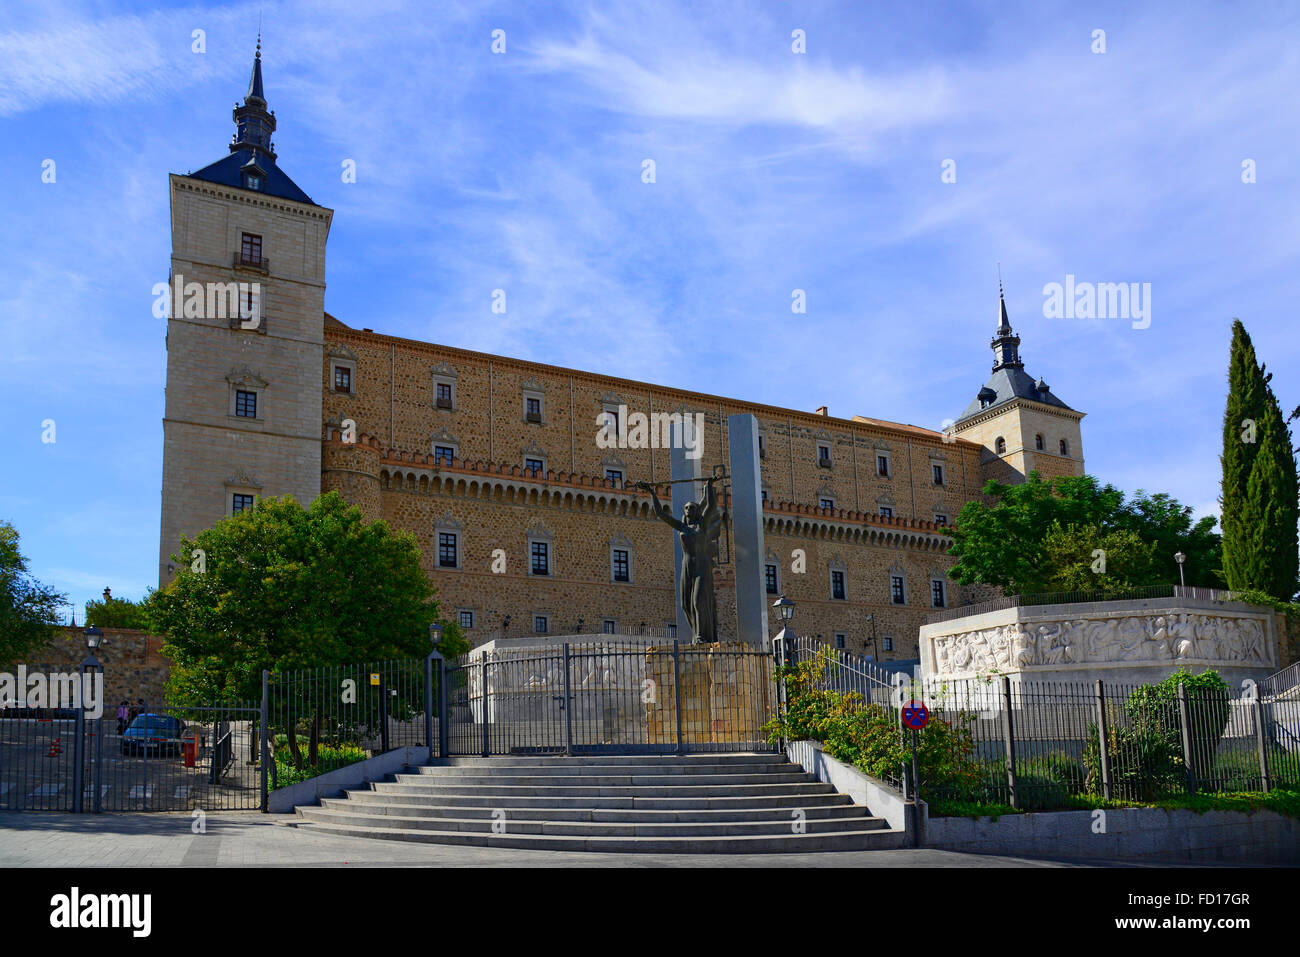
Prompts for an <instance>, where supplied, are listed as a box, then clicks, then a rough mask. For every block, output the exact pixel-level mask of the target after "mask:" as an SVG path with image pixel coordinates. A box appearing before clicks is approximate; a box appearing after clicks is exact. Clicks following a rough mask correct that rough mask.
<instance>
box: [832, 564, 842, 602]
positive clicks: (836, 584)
mask: <svg viewBox="0 0 1300 957" xmlns="http://www.w3.org/2000/svg"><path fill="white" fill-rule="evenodd" d="M831 597H832V598H834V599H836V600H838V601H843V600H844V573H843V572H838V571H833V572H831Z"/></svg>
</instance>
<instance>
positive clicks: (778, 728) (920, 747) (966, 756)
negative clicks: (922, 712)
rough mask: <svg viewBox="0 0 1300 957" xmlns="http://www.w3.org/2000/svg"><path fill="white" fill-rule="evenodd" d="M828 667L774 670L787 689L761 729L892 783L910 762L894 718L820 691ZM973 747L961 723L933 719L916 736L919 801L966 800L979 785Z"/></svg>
mask: <svg viewBox="0 0 1300 957" xmlns="http://www.w3.org/2000/svg"><path fill="white" fill-rule="evenodd" d="M826 670H827V661H826V659H825V658H824V657H822V656H818V657H816V658H813V659H811V660H808V661H804V662H801V663H800V664H798V665H795V666H792V667H785V668H781V669H778V673H777V676H776V677H777V680H778V681H784V682H785V687H786V710H785V714H783V715H779V716H777V717H775V718H773V719H772V720H771V721H769V722H768V723H767V724H766V725H764V727H763V730H764V731H765V732H766V733H767V735H768V739H769V740H770V741H772V742H773V743H776V742H777V741H779V740H780V739H781V738H786V739H787V740H791V741H800V740H810V741H817V742H820V743H821V745H822V747H823V748H824V749H825V750H826V753H827V754H829V755H830V756H831V757H833V758H836V759H837V760H840V761H843V762H845V763H846V764H852V765H853V766H854V767H856V768H858V769H859V770H860V771H862V772H864V773H866V774H869V775H871V776H872V777H875V778H880V779H881V780H885V781H889V780H897V779H898V777H899V775H900V773H901V772H902V769H903V767H904V766H905V765H910V763H911V760H912V750H911V742H910V741H907V742H905V741H904V739H903V735H902V733H901V732H900V729H899V726H898V719H897V716H896V715H895V714H894V713H893V712H892V711H890V710H889V709H887V708H884V707H882V706H881V705H878V704H868V703H866V702H865V701H864V700H863V698H862V695H860V694H858V693H857V692H848V693H844V692H839V691H828V690H826V689H825V688H822V687H821V683H822V679H823V678H824V677H825V674H826ZM974 753H975V743H974V740H973V739H972V737H971V734H970V731H969V729H968V728H966V727H964V726H963V725H961V724H960V723H950V722H947V721H943V720H941V719H937V718H935V719H932V720H931V721H930V723H929V724H927V725H926V726H925V728H924V729H923V730H922V731H921V732H920V733H919V734H918V735H917V749H916V763H917V774H918V776H919V778H920V782H919V789H920V793H921V794H922V795H925V794H929V793H935V792H944V793H947V792H953V793H960V794H965V793H969V792H970V791H971V790H972V789H974V788H975V787H976V786H977V785H978V782H979V777H980V772H979V766H978V765H977V764H976V762H975V760H974Z"/></svg>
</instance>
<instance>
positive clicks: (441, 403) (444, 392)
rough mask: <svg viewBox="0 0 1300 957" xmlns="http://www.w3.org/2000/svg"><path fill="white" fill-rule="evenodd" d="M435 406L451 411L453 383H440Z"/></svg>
mask: <svg viewBox="0 0 1300 957" xmlns="http://www.w3.org/2000/svg"><path fill="white" fill-rule="evenodd" d="M435 405H437V407H438V408H440V409H450V408H451V406H452V403H451V383H450V382H439V383H438V398H437V401H436V402H435Z"/></svg>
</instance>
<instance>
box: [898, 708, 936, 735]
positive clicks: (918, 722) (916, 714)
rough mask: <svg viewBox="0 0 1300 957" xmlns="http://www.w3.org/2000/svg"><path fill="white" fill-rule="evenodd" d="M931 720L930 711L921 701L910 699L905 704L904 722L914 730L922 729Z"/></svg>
mask: <svg viewBox="0 0 1300 957" xmlns="http://www.w3.org/2000/svg"><path fill="white" fill-rule="evenodd" d="M929 720H930V712H929V710H928V709H927V708H926V707H925V705H924V704H922V703H921V702H920V701H909V702H908V703H907V704H905V705H903V724H904V725H906V726H907V727H909V728H911V729H912V730H913V731H920V730H921V729H922V728H924V727H925V723H926V722H927V721H929Z"/></svg>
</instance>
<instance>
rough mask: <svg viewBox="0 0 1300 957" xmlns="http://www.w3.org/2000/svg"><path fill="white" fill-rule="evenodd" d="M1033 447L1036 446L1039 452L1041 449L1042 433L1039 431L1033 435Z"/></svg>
mask: <svg viewBox="0 0 1300 957" xmlns="http://www.w3.org/2000/svg"><path fill="white" fill-rule="evenodd" d="M1034 448H1036V449H1037V450H1038V451H1040V452H1041V451H1043V433H1042V432H1039V433H1038V434H1037V435H1035V436H1034Z"/></svg>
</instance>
